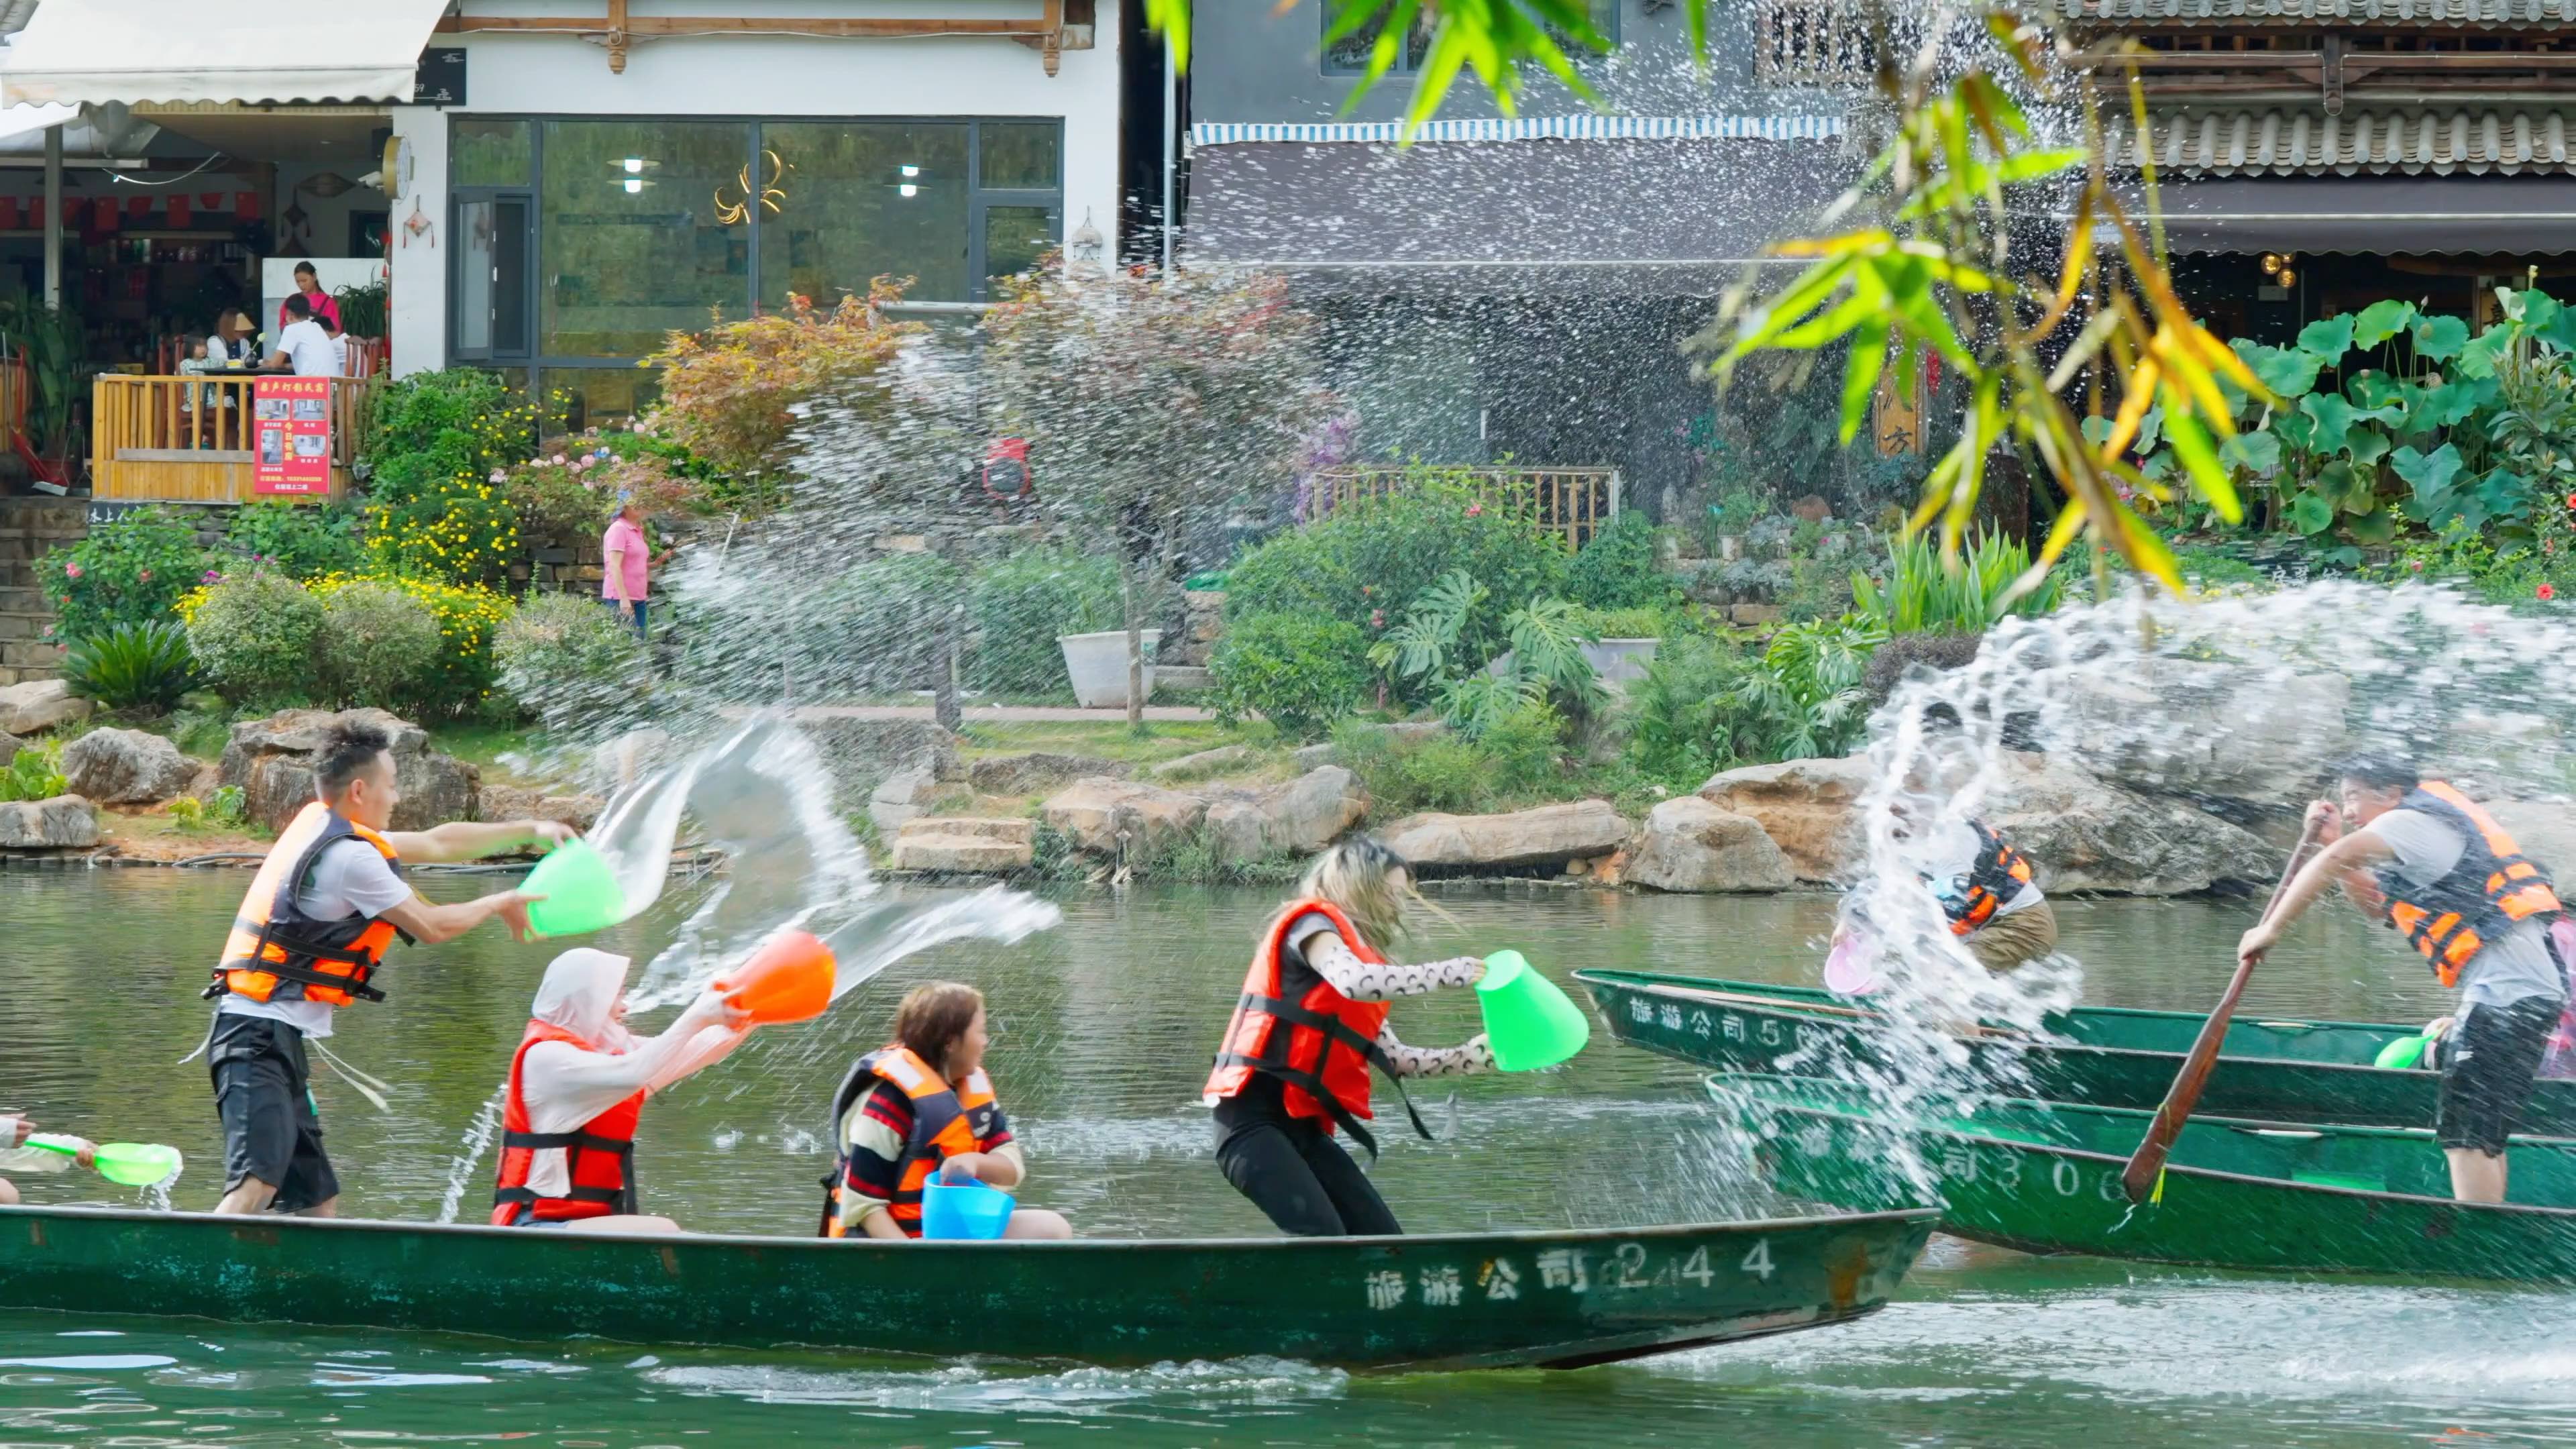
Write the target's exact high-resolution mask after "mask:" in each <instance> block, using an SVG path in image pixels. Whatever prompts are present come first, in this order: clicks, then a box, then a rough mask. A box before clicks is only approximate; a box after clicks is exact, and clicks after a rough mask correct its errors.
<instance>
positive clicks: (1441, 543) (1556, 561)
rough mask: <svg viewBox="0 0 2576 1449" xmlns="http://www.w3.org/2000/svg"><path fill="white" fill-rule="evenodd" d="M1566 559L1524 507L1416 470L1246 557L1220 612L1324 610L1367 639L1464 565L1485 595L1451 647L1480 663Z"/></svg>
mask: <svg viewBox="0 0 2576 1449" xmlns="http://www.w3.org/2000/svg"><path fill="white" fill-rule="evenodd" d="M1566 566H1567V555H1566V552H1565V545H1564V542H1563V541H1562V540H1561V539H1559V538H1558V537H1557V536H1556V535H1555V534H1553V533H1550V532H1549V531H1547V530H1546V529H1544V528H1541V527H1540V526H1539V523H1538V520H1537V518H1536V516H1535V515H1534V514H1533V513H1532V512H1531V511H1530V510H1529V509H1527V508H1526V507H1520V506H1515V505H1512V504H1508V503H1503V502H1499V501H1487V500H1485V499H1483V498H1480V497H1479V496H1478V495H1477V494H1476V493H1475V492H1474V490H1472V489H1471V488H1469V487H1468V486H1467V485H1466V484H1465V483H1464V482H1463V481H1461V480H1460V479H1458V478H1457V477H1456V476H1455V475H1453V474H1449V473H1444V472H1442V471H1440V470H1437V469H1427V468H1426V469H1416V470H1414V471H1413V473H1412V474H1411V475H1409V476H1408V478H1407V481H1406V484H1405V486H1404V487H1402V488H1400V489H1399V490H1398V491H1396V492H1394V493H1390V494H1387V495H1385V496H1383V497H1378V498H1370V499H1361V500H1358V501H1355V502H1352V503H1348V504H1345V505H1343V506H1342V507H1340V508H1337V509H1335V510H1333V512H1332V513H1330V514H1328V515H1326V516H1325V517H1323V518H1322V519H1320V520H1318V521H1316V522H1314V523H1310V524H1308V525H1306V526H1305V527H1303V528H1299V529H1296V530H1294V531H1292V532H1289V533H1284V534H1281V535H1279V536H1277V537H1275V538H1273V539H1271V540H1270V541H1269V542H1267V543H1264V544H1263V545H1261V546H1260V547H1259V548H1256V549H1254V550H1252V551H1251V552H1250V553H1247V554H1245V555H1244V556H1243V557H1242V558H1241V559H1240V560H1238V561H1237V562H1236V563H1235V564H1234V565H1233V566H1232V567H1231V568H1229V569H1228V570H1227V574H1226V596H1225V602H1226V615H1227V617H1228V618H1229V619H1235V618H1250V617H1252V616H1254V615H1257V614H1295V613H1308V614H1321V615H1324V616H1326V617H1328V618H1334V619H1339V620H1341V621H1343V622H1344V623H1347V624H1350V625H1353V626H1354V627H1356V628H1359V629H1361V630H1362V631H1364V632H1365V634H1366V635H1367V636H1368V637H1371V638H1374V637H1375V636H1376V634H1377V633H1378V632H1379V631H1382V630H1384V629H1385V628H1387V627H1388V626H1389V625H1391V624H1393V623H1395V622H1396V621H1397V620H1398V619H1400V618H1401V617H1402V615H1403V613H1404V611H1405V610H1406V609H1407V608H1409V607H1411V605H1412V604H1413V602H1414V600H1416V599H1418V598H1420V597H1421V596H1422V595H1423V594H1424V593H1425V592H1426V591H1427V590H1429V589H1430V588H1431V586H1432V585H1433V584H1434V583H1435V582H1436V581H1437V580H1438V579H1439V578H1440V577H1441V575H1443V574H1446V573H1449V572H1451V571H1453V570H1463V571H1464V572H1465V573H1466V574H1467V575H1468V576H1469V577H1470V578H1473V579H1474V580H1475V581H1476V582H1477V583H1479V584H1482V585H1483V586H1484V588H1485V597H1484V599H1483V600H1482V602H1480V603H1479V604H1478V605H1477V607H1476V609H1475V611H1474V612H1473V613H1472V614H1471V615H1470V616H1469V618H1468V619H1467V620H1466V622H1465V625H1464V627H1463V628H1462V629H1461V631H1460V635H1459V640H1458V646H1457V647H1458V650H1459V656H1460V658H1461V659H1464V660H1468V661H1472V662H1473V663H1475V664H1481V663H1482V662H1483V661H1484V660H1487V659H1491V658H1492V657H1494V656H1495V655H1497V654H1500V653H1502V652H1503V650H1505V649H1506V648H1509V647H1510V644H1509V641H1508V638H1507V635H1508V629H1507V627H1506V624H1505V620H1506V619H1507V618H1508V617H1509V616H1510V614H1511V613H1512V612H1513V611H1514V610H1516V609H1519V608H1521V607H1523V606H1524V605H1526V604H1528V603H1529V601H1530V600H1531V599H1533V598H1535V597H1537V596H1539V595H1541V594H1551V593H1555V592H1556V591H1557V589H1558V586H1559V585H1560V584H1561V583H1562V582H1563V580H1564V577H1565V570H1566Z"/></svg>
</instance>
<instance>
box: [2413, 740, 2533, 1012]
mask: <svg viewBox="0 0 2576 1449" xmlns="http://www.w3.org/2000/svg"><path fill="white" fill-rule="evenodd" d="M2397 808H2398V809H2400V810H2414V811H2419V812H2421V813H2423V814H2426V815H2430V816H2432V817H2433V818H2434V819H2436V820H2439V821H2441V822H2442V823H2443V824H2445V825H2448V826H2450V827H2451V828H2452V829H2453V830H2456V831H2458V832H2459V833H2460V836H2461V838H2462V839H2463V840H2464V841H2466V842H2467V844H2466V846H2465V847H2464V848H2463V849H2462V850H2461V851H2460V861H2459V864H2457V865H2454V866H2452V867H2451V870H2450V873H2449V874H2447V875H2445V876H2443V877H2442V878H2441V879H2439V880H2436V881H2431V882H2428V883H2426V884H2424V885H2420V886H2419V885H2416V884H2414V883H2413V882H2411V881H2409V880H2407V879H2406V877H2405V876H2403V875H2400V874H2399V873H2398V872H2397V870H2396V868H2395V867H2393V866H2392V867H2390V868H2389V869H2386V870H2383V871H2380V872H2379V873H2378V875H2379V890H2380V893H2381V894H2382V895H2383V896H2385V897H2386V898H2387V900H2386V903H2385V905H2384V907H2383V909H2382V915H2383V918H2384V919H2385V920H2386V921H2387V923H2388V924H2389V925H2391V926H2393V927H2395V928H2396V929H2398V930H2400V931H2403V932H2405V933H2406V944H2408V945H2410V946H2413V947H2414V948H2415V949H2416V950H2417V951H2418V952H2420V953H2422V955H2423V957H2424V959H2425V960H2426V961H2428V962H2430V963H2432V967H2433V978H2434V979H2435V980H2437V981H2439V982H2441V983H2442V984H2443V985H2444V986H2457V985H2459V984H2460V970H2461V968H2462V967H2464V966H2466V965H2468V964H2469V962H2470V961H2471V960H2472V959H2474V958H2475V957H2476V956H2477V954H2478V952H2480V951H2482V950H2485V949H2486V946H2487V943H2488V942H2489V941H2495V940H2501V939H2502V938H2503V937H2504V936H2505V935H2506V934H2507V933H2509V932H2511V931H2512V930H2513V928H2514V927H2515V926H2517V925H2520V924H2521V923H2522V922H2524V921H2527V920H2529V919H2531V918H2532V917H2534V916H2539V915H2550V914H2555V913H2556V912H2558V911H2559V910H2560V909H2561V907H2560V906H2559V903H2558V893H2557V892H2556V891H2554V890H2552V889H2551V888H2550V883H2549V872H2548V871H2547V870H2546V869H2544V868H2542V866H2541V865H2540V863H2539V862H2537V861H2534V860H2532V859H2530V858H2528V857H2526V856H2525V855H2524V854H2523V853H2522V847H2521V846H2519V845H2516V844H2515V843H2514V840H2513V837H2512V836H2510V835H2507V834H2505V831H2504V827H2503V826H2501V825H2498V824H2496V822H2495V817H2494V816H2492V815H2489V814H2488V813H2487V812H2485V811H2484V810H2481V809H2479V808H2478V806H2477V804H2476V802H2474V801H2472V800H2470V799H2469V797H2468V796H2466V795H2463V794H2461V793H2460V792H2459V791H2457V790H2455V789H2453V788H2452V787H2450V786H2449V785H2446V784H2444V783H2443V782H2441V781H2439V780H2426V781H2424V782H2423V783H2422V784H2420V785H2418V786H2416V787H2415V788H2414V789H2413V790H2412V791H2409V792H2408V793H2407V795H2406V798H2405V799H2403V800H2400V801H2398V802H2397Z"/></svg>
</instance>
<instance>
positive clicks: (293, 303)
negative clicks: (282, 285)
mask: <svg viewBox="0 0 2576 1449" xmlns="http://www.w3.org/2000/svg"><path fill="white" fill-rule="evenodd" d="M286 315H287V316H289V317H310V316H312V315H313V304H312V303H310V302H307V301H305V300H304V294H303V293H302V292H298V293H296V294H295V295H294V296H291V297H289V298H287V299H286Z"/></svg>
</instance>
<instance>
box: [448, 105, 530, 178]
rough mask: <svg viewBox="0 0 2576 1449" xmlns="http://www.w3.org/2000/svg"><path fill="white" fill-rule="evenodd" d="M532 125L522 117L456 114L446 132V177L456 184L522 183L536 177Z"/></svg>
mask: <svg viewBox="0 0 2576 1449" xmlns="http://www.w3.org/2000/svg"><path fill="white" fill-rule="evenodd" d="M534 129H535V128H534V127H532V126H530V125H529V124H528V123H527V122H525V121H496V120H492V119H489V118H487V117H483V116H458V117H457V118H456V121H455V126H454V129H452V130H450V131H449V132H448V134H447V148H448V150H447V179H448V181H449V183H450V184H452V185H456V186H525V185H527V184H528V183H529V182H530V181H531V180H533V179H534V178H535V170H536V159H535V152H534V145H535V142H534V140H533V138H532V137H531V136H530V135H529V134H528V133H529V132H530V131H532V130H534Z"/></svg>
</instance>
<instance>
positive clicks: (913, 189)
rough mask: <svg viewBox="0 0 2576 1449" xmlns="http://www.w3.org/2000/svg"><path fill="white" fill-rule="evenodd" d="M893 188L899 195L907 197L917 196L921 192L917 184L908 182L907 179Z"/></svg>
mask: <svg viewBox="0 0 2576 1449" xmlns="http://www.w3.org/2000/svg"><path fill="white" fill-rule="evenodd" d="M895 190H896V192H898V193H900V194H901V195H904V196H907V197H911V196H919V195H920V194H921V188H920V187H918V186H915V185H913V184H912V183H911V182H909V181H907V182H905V183H904V184H902V185H901V186H898V187H896V188H895Z"/></svg>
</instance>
